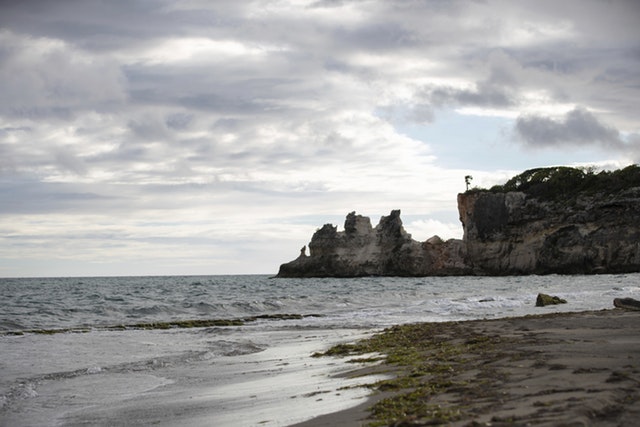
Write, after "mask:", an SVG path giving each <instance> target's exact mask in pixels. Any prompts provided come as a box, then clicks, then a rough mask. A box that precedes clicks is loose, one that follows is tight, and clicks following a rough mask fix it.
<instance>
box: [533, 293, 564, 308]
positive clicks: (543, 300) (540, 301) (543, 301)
mask: <svg viewBox="0 0 640 427" xmlns="http://www.w3.org/2000/svg"><path fill="white" fill-rule="evenodd" d="M566 303H567V300H565V299H562V298H560V297H557V296H555V295H554V296H551V295H547V294H538V296H537V297H536V307H545V306H547V305H556V304H566Z"/></svg>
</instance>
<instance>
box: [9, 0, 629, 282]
mask: <svg viewBox="0 0 640 427" xmlns="http://www.w3.org/2000/svg"><path fill="white" fill-rule="evenodd" d="M638 22H640V2H637V1H634V0H563V1H557V0H553V1H547V0H533V1H527V0H524V1H518V2H514V1H510V0H483V1H481V0H477V1H472V0H464V1H461V0H460V1H457V0H451V1H445V0H421V1H419V0H406V1H399V0H398V1H382V0H378V1H369V0H351V1H350V0H342V1H341V0H288V1H280V0H273V1H272V0H261V1H238V0H217V1H205V0H181V1H179V2H178V1H174V0H170V1H169V0H167V1H164V0H126V1H125V0H112V1H106V0H102V1H98V0H56V1H48V0H47V1H45V0H41V1H36V0H24V1H13V2H10V1H2V2H0V277H25V276H114V275H115V276H119V275H173V274H175V275H200V274H273V273H276V272H277V271H278V267H279V265H280V264H282V263H284V262H287V261H290V260H292V259H294V258H296V257H297V256H298V254H299V251H300V248H301V247H302V246H303V245H306V244H308V242H309V240H310V239H311V236H312V234H313V233H314V232H315V230H316V229H318V228H320V227H321V226H322V225H323V224H325V223H332V224H335V225H338V226H339V228H340V229H341V228H342V226H343V223H344V218H345V216H346V215H347V214H348V213H349V212H352V211H356V213H358V214H362V215H365V216H368V217H370V218H371V221H372V223H373V225H376V224H377V223H378V221H379V219H380V217H381V216H382V215H388V214H389V212H390V211H391V210H393V209H400V210H401V211H402V214H401V218H402V220H403V223H404V227H405V229H406V230H407V232H409V233H411V234H412V236H413V238H414V239H416V240H420V241H423V240H426V239H427V238H429V237H431V236H433V235H439V236H440V237H442V238H444V239H448V238H460V237H461V236H462V226H461V224H460V222H459V216H458V212H457V203H456V195H457V194H458V193H460V192H464V190H465V179H464V177H465V176H466V175H471V176H473V181H472V185H473V186H479V187H483V188H488V187H491V186H493V185H495V184H500V183H504V182H506V180H507V179H508V178H510V177H511V176H513V175H516V174H518V173H521V172H522V171H524V170H526V169H530V168H535V167H545V166H555V165H566V166H594V167H596V168H602V169H617V168H620V167H624V166H626V165H629V164H632V163H638V162H640V118H639V116H638V111H640V29H639V28H640V27H639V26H638Z"/></svg>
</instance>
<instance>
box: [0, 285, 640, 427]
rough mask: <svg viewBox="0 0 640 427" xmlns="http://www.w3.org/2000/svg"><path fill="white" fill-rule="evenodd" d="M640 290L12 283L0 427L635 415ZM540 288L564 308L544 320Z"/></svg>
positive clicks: (5, 319)
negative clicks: (620, 305)
mask: <svg viewBox="0 0 640 427" xmlns="http://www.w3.org/2000/svg"><path fill="white" fill-rule="evenodd" d="M639 278H640V275H638V274H628V275H602V276H553V275H552V276H531V277H526V278H523V277H427V278H393V277H392V278H388V277H374V278H358V279H305V280H300V279H278V280H272V279H270V278H269V277H267V276H197V277H193V276H166V277H120V278H51V279H3V280H0V308H1V310H0V373H1V375H0V425H2V426H9V427H11V426H18V427H25V426H38V427H40V426H56V425H64V426H73V425H104V426H107V425H109V426H110V425H159V426H163V425H164V426H173V425H184V426H192V427H196V426H198V427H199V426H210V425H216V426H231V427H235V426H259V427H268V426H272V427H280V426H290V425H296V424H299V423H305V422H308V423H310V424H309V425H343V426H359V425H367V424H369V423H371V422H374V423H375V422H377V421H376V420H382V425H389V424H393V423H396V422H405V423H409V421H407V420H409V419H410V417H412V416H414V419H413V421H415V422H416V423H425V422H431V423H433V422H443V423H445V424H454V423H458V425H468V424H469V423H470V422H472V421H473V420H476V421H477V422H478V423H486V422H491V423H492V424H494V425H496V423H497V421H496V420H500V419H507V418H509V417H522V419H523V420H526V419H527V418H526V417H530V418H531V417H533V415H532V414H538V415H536V416H537V417H539V418H536V420H537V421H536V422H538V421H539V420H553V421H548V423H550V424H554V425H555V421H556V420H564V419H573V418H575V417H574V415H575V413H574V412H575V411H574V408H578V407H580V408H583V409H582V410H584V411H587V412H585V413H588V414H590V412H588V411H594V413H597V414H602V413H605V412H603V411H609V410H610V409H607V408H615V407H617V406H616V405H618V403H617V402H619V401H620V402H622V403H619V405H621V408H623V411H622V413H623V414H624V413H630V414H633V411H632V407H631V406H629V405H630V403H629V402H635V400H634V399H635V395H634V394H633V393H627V394H624V393H626V391H625V390H627V389H629V388H631V387H632V386H633V385H637V384H636V383H633V381H632V380H630V379H628V378H632V379H633V378H637V376H636V373H635V371H634V370H635V369H636V366H638V363H637V361H636V360H635V358H636V357H637V356H636V355H637V354H638V353H640V352H639V351H638V342H637V341H638V338H637V336H636V335H635V331H637V330H638V326H640V325H638V315H637V314H635V313H632V312H626V311H624V310H619V309H616V310H614V309H613V304H612V302H613V300H614V298H624V297H632V298H635V299H638V298H639V295H640V287H639V286H638V283H640V281H639ZM538 292H545V293H548V294H550V295H554V296H555V295H557V296H559V297H560V298H562V299H565V300H567V303H566V304H558V305H552V306H546V307H536V306H535V301H536V295H537V293H538ZM574 312H575V314H571V313H574ZM563 313H567V314H563ZM567 328H568V329H567ZM383 330H387V331H388V332H385V333H384V334H381V332H382V331H383ZM611 340H613V341H611ZM336 348H337V349H338V350H340V351H335V350H332V349H336ZM591 348H595V349H596V350H597V352H596V351H592V350H591ZM328 351H329V352H331V353H332V354H334V355H332V356H320V357H317V356H319V355H321V354H323V353H327V352H328ZM563 352H564V353H563ZM576 355H579V356H580V358H579V359H578V358H576ZM592 356H593V357H596V356H597V357H598V358H597V359H591V357H592ZM629 357H631V358H629ZM385 358H386V360H385ZM578 362H580V363H581V364H580V365H576V366H573V365H574V364H577V363H578ZM563 366H566V368H562V367H563ZM561 368H562V369H561ZM574 372H575V373H574ZM365 374H370V375H365ZM565 376H566V378H565ZM516 380H517V381H520V382H513V383H511V382H512V381H516ZM556 380H558V381H560V385H558V384H557V383H555V382H554V381H556ZM607 380H608V381H607ZM575 381H584V382H586V383H585V385H570V382H575ZM589 381H591V382H590V383H589ZM536 387H537V388H536ZM563 388H572V389H575V390H573V391H571V392H564V393H560V392H554V391H553V390H556V389H557V390H560V389H563ZM578 388H579V389H580V390H582V389H586V390H588V392H586V393H585V392H584V391H580V390H577V389H578ZM600 389H603V390H604V391H602V392H597V393H596V392H595V391H594V390H600ZM408 392H411V393H409V395H408V396H407V393H408ZM605 392H606V393H609V394H606V393H605ZM545 393H546V394H545ZM619 393H623V395H622V397H620V396H619ZM403 396H405V397H403ZM527 396H528V397H527ZM394 397H395V399H397V400H392V399H393V398H394ZM527 399H528V400H527ZM593 399H595V400H593ZM556 401H557V402H560V403H556ZM500 402H503V403H500ZM562 402H564V403H562ZM603 402H604V403H603ZM598 404H599V405H601V406H597V405H598ZM527 405H528V406H527ZM580 405H582V406H580ZM416 408H417V409H419V410H416ZM514 408H516V409H514ZM517 408H520V409H517ZM558 408H560V409H562V410H563V411H565V412H561V411H558V412H555V411H557V410H558ZM585 408H586V409H585ZM370 410H373V411H374V412H373V413H372V412H370ZM575 410H577V409H575ZM572 411H573V412H572ZM327 414H329V415H327ZM542 414H546V415H545V416H544V417H543V416H542ZM374 416H375V419H374V418H373V417H374ZM545 417H546V418H545ZM561 417H563V418H561ZM585 417H587V418H586V419H587V420H591V419H592V418H589V417H596V415H585ZM620 417H622V415H620ZM514 419H515V418H514ZM616 419H617V418H616ZM400 420H402V421H400ZM425 420H427V421H425ZM518 422H519V421H518ZM522 422H523V423H524V422H526V421H522ZM599 422H600V423H601V420H600V421H599ZM322 423H324V424H322Z"/></svg>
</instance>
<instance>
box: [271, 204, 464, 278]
mask: <svg viewBox="0 0 640 427" xmlns="http://www.w3.org/2000/svg"><path fill="white" fill-rule="evenodd" d="M462 249H463V245H462V241H461V240H458V241H450V242H443V241H442V240H441V239H433V238H432V239H429V240H428V241H426V242H423V243H421V242H418V241H416V240H413V239H412V238H411V235H410V234H408V233H407V232H406V231H405V229H404V227H403V226H402V221H401V220H400V211H399V210H394V211H391V214H390V215H389V216H383V217H382V218H381V219H380V223H379V224H378V225H377V226H376V227H375V228H373V227H372V226H371V221H370V219H369V218H368V217H365V216H362V215H356V213H355V212H351V213H350V214H348V215H347V218H346V220H345V223H344V231H337V227H336V226H334V225H331V224H325V225H324V226H323V227H322V228H320V229H319V230H317V231H316V232H315V233H314V235H313V237H312V238H311V242H310V243H309V253H310V254H309V256H307V255H306V254H305V253H304V252H301V253H300V256H299V257H298V258H297V259H295V260H294V261H291V262H290V263H287V264H283V265H282V266H280V272H279V273H278V277H358V276H429V275H450V274H464V273H466V272H468V271H467V270H468V269H467V268H466V266H465V264H464V257H463V253H462Z"/></svg>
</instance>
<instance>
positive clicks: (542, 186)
mask: <svg viewBox="0 0 640 427" xmlns="http://www.w3.org/2000/svg"><path fill="white" fill-rule="evenodd" d="M458 211H459V216H460V221H461V223H462V227H463V231H464V233H463V238H462V239H461V240H460V239H451V240H447V241H443V240H442V239H441V238H440V237H438V236H433V237H431V238H430V239H427V240H426V241H424V242H419V241H416V240H414V239H412V237H411V235H410V234H409V233H407V232H406V231H405V229H404V227H403V225H402V220H401V219H400V210H393V211H391V213H390V214H389V215H388V216H383V217H382V218H381V219H380V222H379V224H378V225H376V226H375V227H372V225H371V220H370V219H369V218H368V217H365V216H362V215H357V214H356V213H355V212H351V213H349V214H348V215H347V217H346V220H345V223H344V231H338V229H337V227H336V226H334V225H332V224H325V225H324V226H322V227H321V228H319V229H318V230H317V231H316V232H315V233H314V234H313V237H312V238H311V241H310V243H309V255H307V253H306V246H305V247H303V248H302V250H301V251H300V255H299V257H298V258H297V259H295V260H293V261H291V262H288V263H285V264H282V265H281V266H280V269H279V272H278V275H277V277H358V276H450V275H493V276H495V275H527V274H598V273H614V274H615V273H630V272H638V271H640V243H639V242H640V222H638V218H640V167H639V166H637V165H632V166H629V167H626V168H624V169H621V170H617V171H614V172H600V173H594V172H593V171H590V170H583V169H576V168H569V167H552V168H540V169H531V170H528V171H525V172H523V173H522V174H520V175H517V176H515V177H513V178H512V179H510V180H509V181H508V182H507V183H505V184H504V185H500V186H495V187H493V188H491V189H488V190H484V189H471V190H468V191H466V192H465V193H462V194H458Z"/></svg>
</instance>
